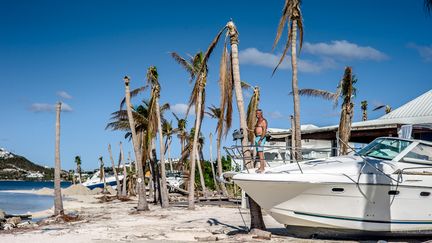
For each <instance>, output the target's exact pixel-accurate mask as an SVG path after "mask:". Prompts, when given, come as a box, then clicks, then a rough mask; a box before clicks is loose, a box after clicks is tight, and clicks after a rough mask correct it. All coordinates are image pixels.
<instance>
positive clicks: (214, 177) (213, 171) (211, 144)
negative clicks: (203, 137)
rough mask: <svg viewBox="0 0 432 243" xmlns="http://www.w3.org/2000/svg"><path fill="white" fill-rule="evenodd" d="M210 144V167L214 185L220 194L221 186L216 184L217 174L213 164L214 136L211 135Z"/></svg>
mask: <svg viewBox="0 0 432 243" xmlns="http://www.w3.org/2000/svg"><path fill="white" fill-rule="evenodd" d="M209 143H210V166H211V170H212V176H213V183H214V185H215V189H216V191H217V192H218V193H220V190H219V185H218V184H217V182H216V172H215V168H214V164H213V134H212V133H210V135H209Z"/></svg>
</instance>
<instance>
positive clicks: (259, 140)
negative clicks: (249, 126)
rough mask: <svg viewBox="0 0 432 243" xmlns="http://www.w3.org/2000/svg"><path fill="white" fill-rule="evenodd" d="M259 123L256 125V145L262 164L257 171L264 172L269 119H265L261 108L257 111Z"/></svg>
mask: <svg viewBox="0 0 432 243" xmlns="http://www.w3.org/2000/svg"><path fill="white" fill-rule="evenodd" d="M256 117H257V123H256V125H255V146H256V151H257V153H258V157H259V159H260V166H259V168H258V170H257V171H256V172H257V173H262V172H263V171H264V167H265V160H264V147H262V146H264V145H265V143H266V133H267V120H266V119H264V117H263V113H262V110H261V109H258V110H257V111H256Z"/></svg>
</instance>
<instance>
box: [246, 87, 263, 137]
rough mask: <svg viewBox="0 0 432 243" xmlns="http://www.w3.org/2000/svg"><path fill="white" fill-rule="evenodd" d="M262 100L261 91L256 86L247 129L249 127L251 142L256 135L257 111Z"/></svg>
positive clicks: (248, 115) (249, 108)
mask: <svg viewBox="0 0 432 243" xmlns="http://www.w3.org/2000/svg"><path fill="white" fill-rule="evenodd" d="M259 100H260V90H259V87H258V86H256V87H255V88H254V92H253V95H252V97H251V99H250V101H249V105H248V109H247V127H248V139H249V141H253V140H254V137H255V134H254V129H253V127H254V126H255V124H256V111H257V109H258V105H259Z"/></svg>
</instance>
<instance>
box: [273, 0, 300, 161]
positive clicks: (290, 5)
mask: <svg viewBox="0 0 432 243" xmlns="http://www.w3.org/2000/svg"><path fill="white" fill-rule="evenodd" d="M300 5H301V0H285V5H284V7H283V10H282V17H281V19H280V21H279V26H278V29H277V33H276V38H275V40H274V43H273V50H274V49H275V47H276V46H277V44H278V42H279V39H280V37H281V36H282V32H283V30H284V29H285V25H286V26H287V28H288V39H287V42H286V43H285V47H284V50H283V53H282V56H281V58H280V60H279V63H278V64H277V66H276V67H275V69H274V70H273V74H274V73H275V72H276V70H277V68H278V67H279V65H280V64H281V63H282V62H283V60H284V58H285V56H286V54H287V52H288V50H289V49H291V69H292V82H291V83H292V91H291V92H292V94H293V104H294V127H293V129H294V132H293V133H292V135H293V136H294V141H295V144H293V145H292V146H293V147H295V148H294V149H293V150H294V151H295V152H296V153H295V158H296V159H297V160H300V159H301V155H302V153H301V130H300V97H299V92H298V79H297V32H298V34H299V53H300V51H301V48H302V45H303V18H302V13H301V10H300Z"/></svg>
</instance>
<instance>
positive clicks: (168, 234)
mask: <svg viewBox="0 0 432 243" xmlns="http://www.w3.org/2000/svg"><path fill="white" fill-rule="evenodd" d="M64 191H65V194H66V196H65V200H64V208H65V210H66V213H73V214H78V215H79V216H80V219H79V220H78V221H74V222H69V223H51V224H48V225H44V226H37V227H34V228H18V229H14V230H12V231H2V232H0V242H11V243H13V242H17V243H18V242H19V243H22V242H32V243H38V242H43V243H47V242H63V243H65V242H167V241H168V242H194V241H203V239H206V238H207V239H213V240H216V239H217V241H221V242H354V241H341V240H318V239H300V238H295V237H292V236H290V235H289V234H288V231H287V230H286V229H285V228H284V227H283V226H282V225H281V224H279V223H277V222H276V221H275V220H274V219H272V218H271V217H270V216H268V215H264V220H265V222H266V225H267V228H268V230H269V231H270V232H271V233H272V238H271V240H259V239H254V238H252V235H250V234H247V233H246V230H247V228H246V227H247V226H249V210H248V209H241V208H239V207H238V206H237V205H235V204H222V205H203V204H198V205H197V207H196V209H195V210H188V209H187V208H186V207H185V204H182V203H174V204H172V205H171V207H170V208H167V209H162V208H160V207H159V206H157V205H153V204H150V211H147V212H139V213H138V212H137V211H136V210H135V209H134V207H135V206H136V205H137V201H136V199H135V198H131V199H132V200H130V201H120V200H117V199H116V200H113V201H110V202H100V198H101V197H102V195H100V194H97V195H78V194H79V193H81V194H90V193H89V192H85V193H84V192H82V191H79V190H69V191H68V189H66V190H64ZM72 191H74V192H75V194H72V193H71V192H72ZM21 193H36V194H43V195H49V194H50V193H52V189H41V190H36V191H34V190H33V191H21ZM52 212H53V209H48V210H44V211H40V212H33V213H32V214H33V217H34V218H43V217H49V216H50V215H51V214H52ZM242 216H243V219H244V221H243V219H242ZM208 237H210V238H208ZM370 242H376V241H370ZM395 242H406V241H404V240H397V241H395ZM411 242H412V241H411ZM414 242H421V241H414Z"/></svg>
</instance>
